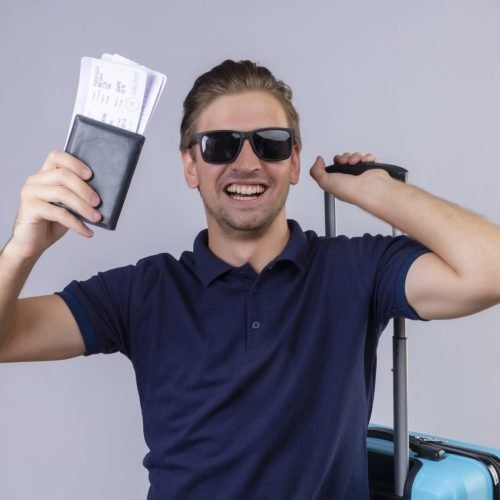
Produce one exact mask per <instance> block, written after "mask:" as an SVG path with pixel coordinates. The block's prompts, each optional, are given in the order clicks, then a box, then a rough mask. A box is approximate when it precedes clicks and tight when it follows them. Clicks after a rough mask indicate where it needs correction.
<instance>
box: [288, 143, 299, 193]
mask: <svg viewBox="0 0 500 500" xmlns="http://www.w3.org/2000/svg"><path fill="white" fill-rule="evenodd" d="M290 161H291V162H292V165H291V168H292V170H291V173H290V184H293V185H295V184H297V182H299V178H300V147H299V146H298V145H297V144H295V146H294V147H293V152H292V157H291V158H290Z"/></svg>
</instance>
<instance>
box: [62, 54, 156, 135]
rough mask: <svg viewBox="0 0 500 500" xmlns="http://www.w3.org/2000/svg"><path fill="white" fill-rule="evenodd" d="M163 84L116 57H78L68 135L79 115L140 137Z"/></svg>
mask: <svg viewBox="0 0 500 500" xmlns="http://www.w3.org/2000/svg"><path fill="white" fill-rule="evenodd" d="M165 81H166V76H165V75H163V74H162V73H158V72H156V71H152V70H149V69H148V68H146V67H145V66H141V65H139V64H138V63H136V62H134V61H131V60H129V59H126V58H124V57H122V56H119V55H117V54H114V55H113V56H111V55H110V54H104V55H103V57H102V58H101V59H97V58H93V57H82V60H81V64H80V79H79V83H78V91H77V97H76V100H75V106H74V109H73V115H72V118H71V123H70V131H71V126H72V124H73V121H74V117H75V116H76V115H77V114H81V115H83V116H86V117H88V118H93V119H94V120H98V121H101V122H103V123H108V124H110V125H114V126H117V127H120V128H123V129H126V130H129V131H131V132H137V133H139V134H141V135H142V134H143V133H144V130H145V128H146V125H147V123H148V121H149V118H150V117H151V114H152V112H153V111H154V109H155V107H156V103H157V102H158V100H159V97H160V95H161V93H162V91H163V87H164V85H165ZM70 131H69V132H70ZM69 132H68V138H69Z"/></svg>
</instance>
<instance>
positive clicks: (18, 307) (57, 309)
mask: <svg viewBox="0 0 500 500" xmlns="http://www.w3.org/2000/svg"><path fill="white" fill-rule="evenodd" d="M91 175H92V173H91V171H90V169H88V167H87V166H86V165H85V164H83V163H82V162H81V161H79V160H78V159H76V158H74V157H72V156H71V155H69V154H67V153H64V152H62V151H53V152H52V153H50V154H49V156H48V158H47V160H46V162H45V163H44V165H43V166H42V168H41V170H40V171H39V172H38V173H37V174H35V175H33V176H31V177H30V178H29V179H28V180H27V181H26V183H25V185H24V186H23V189H22V191H21V202H20V206H19V211H18V215H17V218H16V222H15V225H14V231H13V234H12V237H11V239H10V240H9V242H8V243H7V245H6V246H5V248H4V249H3V250H2V252H0V361H37V360H49V359H64V358H68V357H73V356H77V355H79V354H83V352H84V345H83V340H82V338H81V335H80V332H79V329H78V326H77V324H76V322H75V320H74V318H73V316H72V314H71V312H70V311H69V309H68V308H67V306H66V305H65V303H64V301H63V300H62V299H61V298H60V297H58V296H55V295H54V296H46V297H35V298H29V299H22V300H19V299H18V297H19V294H20V293H21V290H22V288H23V286H24V283H25V282H26V279H27V278H28V276H29V273H30V272H31V270H32V268H33V266H34V265H35V263H36V261H37V260H38V258H39V257H40V256H41V255H42V253H43V252H44V251H45V250H46V249H47V248H48V247H49V246H51V245H52V244H54V243H55V242H56V241H57V240H58V239H59V238H61V237H62V236H63V235H64V234H65V233H66V231H67V230H68V229H73V230H74V231H76V232H77V233H78V234H81V235H82V236H86V237H90V236H92V234H93V233H92V231H91V230H90V229H89V228H88V227H87V226H85V225H84V224H83V223H82V222H81V221H80V220H79V219H77V218H76V217H75V216H74V215H73V214H71V212H69V211H68V210H66V209H65V208H61V207H59V206H56V205H54V203H57V202H62V203H64V204H65V205H66V206H68V207H70V208H72V209H73V210H75V211H77V212H79V213H81V214H82V215H83V216H84V217H86V218H87V219H89V220H93V221H96V222H97V221H98V220H99V219H100V217H101V215H100V214H99V212H98V211H97V210H95V209H94V207H95V206H97V205H98V204H99V199H98V197H97V194H96V193H95V192H94V191H93V190H92V189H91V187H90V186H89V185H88V184H87V183H86V182H85V179H88V178H90V176H91Z"/></svg>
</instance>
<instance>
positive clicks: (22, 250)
mask: <svg viewBox="0 0 500 500" xmlns="http://www.w3.org/2000/svg"><path fill="white" fill-rule="evenodd" d="M91 177H92V172H91V170H90V168H89V167H87V166H86V165H85V164H84V163H83V162H81V161H80V160H78V159H77V158H75V157H74V156H71V155H70V154H68V153H65V152H63V151H58V150H55V151H52V152H51V153H50V154H49V155H48V157H47V159H46V161H45V163H44V164H43V166H42V168H41V169H40V171H39V172H37V173H36V174H34V175H32V176H31V177H29V178H28V179H27V181H26V183H25V184H24V186H23V188H22V190H21V201H20V206H19V211H18V214H17V218H16V222H15V225H14V232H13V235H12V238H11V239H10V241H9V243H8V245H9V246H10V247H11V248H12V247H13V248H15V250H16V255H17V256H18V257H19V258H21V259H36V258H38V257H39V256H40V255H41V254H42V253H43V252H44V251H45V250H46V249H47V248H48V247H49V246H51V245H52V244H53V243H55V242H56V241H57V240H58V239H59V238H61V237H62V236H63V235H64V234H65V233H66V231H67V230H68V229H72V230H74V231H75V232H77V233H78V234H80V235H82V236H85V237H87V238H89V237H91V236H92V235H93V232H92V231H91V230H90V229H89V228H88V227H87V226H86V225H85V224H84V223H83V222H82V221H80V220H79V219H78V218H77V217H75V216H74V215H73V214H72V213H71V212H70V211H69V210H66V209H65V208H62V207H59V206H57V205H54V203H63V204H65V205H66V206H68V207H70V208H71V209H73V210H75V211H76V212H78V213H79V214H81V215H82V216H83V217H85V218H86V219H88V220H90V221H93V222H98V221H99V220H100V219H101V214H100V213H99V212H98V211H97V210H96V209H95V207H97V206H98V205H99V203H100V200H99V197H98V195H97V193H96V192H95V191H94V190H93V189H92V188H91V187H90V186H89V185H88V184H87V183H86V182H85V180H88V179H90V178H91Z"/></svg>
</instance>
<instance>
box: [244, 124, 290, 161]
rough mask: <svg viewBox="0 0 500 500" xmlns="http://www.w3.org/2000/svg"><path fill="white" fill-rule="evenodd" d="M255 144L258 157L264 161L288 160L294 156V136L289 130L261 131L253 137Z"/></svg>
mask: <svg viewBox="0 0 500 500" xmlns="http://www.w3.org/2000/svg"><path fill="white" fill-rule="evenodd" d="M253 143H254V146H255V152H256V154H257V156H259V157H260V158H261V159H263V160H268V161H279V160H286V159H287V158H290V156H291V154H292V136H291V134H290V132H289V131H288V130H279V129H268V130H259V131H258V132H255V133H254V135H253Z"/></svg>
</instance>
